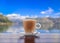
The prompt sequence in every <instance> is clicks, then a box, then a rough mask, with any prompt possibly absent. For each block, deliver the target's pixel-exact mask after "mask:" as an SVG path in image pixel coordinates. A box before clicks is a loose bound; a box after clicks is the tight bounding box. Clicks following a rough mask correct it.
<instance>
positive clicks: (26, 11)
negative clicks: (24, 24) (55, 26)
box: [0, 0, 60, 17]
mask: <svg viewBox="0 0 60 43" xmlns="http://www.w3.org/2000/svg"><path fill="white" fill-rule="evenodd" d="M0 14H3V15H7V16H22V17H24V16H26V17H30V16H31V17H50V16H51V17H59V16H60V0H0Z"/></svg>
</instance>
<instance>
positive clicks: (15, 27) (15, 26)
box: [0, 24, 60, 33]
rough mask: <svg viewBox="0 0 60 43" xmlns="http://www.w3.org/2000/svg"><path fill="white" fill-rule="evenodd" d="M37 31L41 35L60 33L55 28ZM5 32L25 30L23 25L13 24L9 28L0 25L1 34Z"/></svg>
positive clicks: (59, 30)
mask: <svg viewBox="0 0 60 43" xmlns="http://www.w3.org/2000/svg"><path fill="white" fill-rule="evenodd" d="M37 31H38V32H41V33H60V29H58V28H54V27H53V28H48V29H44V28H41V29H39V30H37ZM3 32H12V33H17V32H24V28H23V25H21V24H13V25H9V26H8V25H0V33H3Z"/></svg>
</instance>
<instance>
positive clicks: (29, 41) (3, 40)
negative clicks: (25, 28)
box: [0, 33, 60, 43]
mask: <svg viewBox="0 0 60 43" xmlns="http://www.w3.org/2000/svg"><path fill="white" fill-rule="evenodd" d="M20 35H21V34H0V43H60V34H54V33H53V34H42V33H41V34H39V37H40V38H36V37H35V36H25V38H23V39H21V36H20Z"/></svg>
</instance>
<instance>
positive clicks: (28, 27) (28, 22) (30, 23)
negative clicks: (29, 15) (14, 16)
mask: <svg viewBox="0 0 60 43" xmlns="http://www.w3.org/2000/svg"><path fill="white" fill-rule="evenodd" d="M23 26H24V31H25V34H26V35H33V34H34V32H35V30H36V28H37V29H40V28H41V25H40V23H37V21H36V20H33V19H25V20H23Z"/></svg>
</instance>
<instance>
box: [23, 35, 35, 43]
mask: <svg viewBox="0 0 60 43" xmlns="http://www.w3.org/2000/svg"><path fill="white" fill-rule="evenodd" d="M24 43H35V37H34V36H25V39H24Z"/></svg>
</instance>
